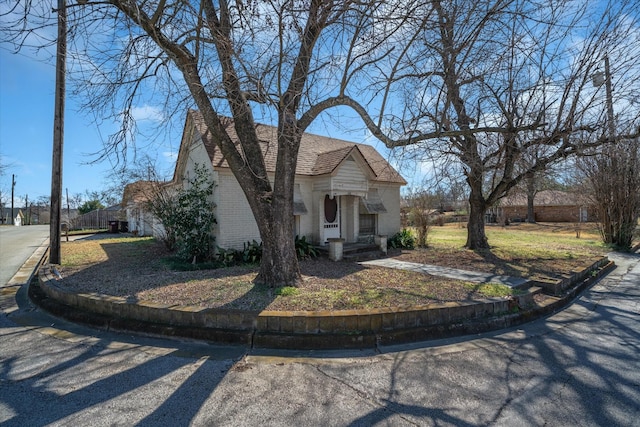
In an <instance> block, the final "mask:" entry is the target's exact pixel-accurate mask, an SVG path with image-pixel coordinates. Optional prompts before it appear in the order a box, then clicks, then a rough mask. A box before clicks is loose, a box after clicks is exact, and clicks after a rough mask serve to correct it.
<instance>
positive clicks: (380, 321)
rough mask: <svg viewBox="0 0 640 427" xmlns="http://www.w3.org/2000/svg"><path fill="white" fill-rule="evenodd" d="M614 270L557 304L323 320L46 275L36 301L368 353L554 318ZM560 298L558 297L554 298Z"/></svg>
mask: <svg viewBox="0 0 640 427" xmlns="http://www.w3.org/2000/svg"><path fill="white" fill-rule="evenodd" d="M614 267H615V265H614V263H613V262H610V261H609V259H608V258H606V257H605V258H603V259H601V260H599V261H597V262H596V263H594V264H593V265H591V266H589V267H588V268H586V269H584V270H581V271H576V272H572V274H570V275H568V276H567V277H566V278H564V279H562V280H559V281H557V283H553V284H552V287H553V289H554V290H555V289H560V290H561V291H562V294H561V295H559V296H545V297H544V298H542V297H540V296H537V295H540V294H539V292H540V288H539V287H538V286H536V285H538V282H533V281H532V282H531V283H530V284H531V285H532V286H531V287H530V288H529V289H527V290H525V291H524V293H523V294H522V295H518V296H515V297H511V298H509V299H505V298H489V299H486V300H483V301H474V302H450V303H440V304H429V305H425V306H412V307H393V308H385V309H377V310H345V311H320V312H284V311H262V312H259V311H242V310H222V309H202V308H199V307H189V306H163V305H158V304H154V303H150V302H144V301H127V300H126V299H124V298H118V297H112V296H108V295H100V294H76V293H73V292H70V291H68V290H65V289H64V288H62V287H61V286H58V283H59V282H58V280H57V278H56V276H55V274H54V273H52V271H51V270H50V268H41V269H40V272H39V275H38V281H37V285H35V286H33V285H32V286H30V288H29V295H30V296H31V298H32V300H33V301H34V302H36V303H37V304H38V305H40V306H41V307H43V308H44V309H45V310H47V311H50V312H51V313H53V314H55V315H58V316H61V317H64V318H66V319H67V320H71V321H74V322H80V323H84V324H88V325H91V326H94V327H97V328H100V329H105V330H114V331H123V332H125V331H126V332H138V333H148V334H153V335H165V336H173V337H184V338H193V339H199V340H206V341H210V342H215V343H225V344H237V345H243V346H248V347H251V348H273V349H299V350H312V349H313V350H325V349H364V348H376V347H377V346H378V345H394V344H403V343H410V342H419V341H425V340H430V339H440V338H446V337H453V336H460V335H467V334H477V333H481V332H488V331H493V330H497V329H503V328H507V327H511V326H515V325H519V324H522V323H525V322H529V321H531V320H534V319H537V318H539V317H542V316H546V315H548V314H551V313H553V312H554V311H557V310H559V309H560V308H562V307H564V306H566V305H568V304H569V303H570V302H571V301H572V300H573V299H574V298H575V296H576V295H578V294H579V293H580V292H581V291H582V290H584V289H585V288H586V287H587V286H589V285H590V284H592V283H593V282H595V281H596V280H598V279H599V278H600V277H602V276H603V275H604V274H606V273H607V272H608V271H610V270H611V269H612V268H614ZM554 292H555V291H554Z"/></svg>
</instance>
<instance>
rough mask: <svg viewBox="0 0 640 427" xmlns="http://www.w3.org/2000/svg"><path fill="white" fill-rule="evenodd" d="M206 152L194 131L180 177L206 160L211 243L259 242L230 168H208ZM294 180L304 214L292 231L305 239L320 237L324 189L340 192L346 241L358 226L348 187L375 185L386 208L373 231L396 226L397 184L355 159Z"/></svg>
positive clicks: (233, 245) (356, 189) (355, 198)
mask: <svg viewBox="0 0 640 427" xmlns="http://www.w3.org/2000/svg"><path fill="white" fill-rule="evenodd" d="M208 158H209V157H208V154H207V152H206V149H205V148H204V145H203V144H202V143H201V142H200V141H199V137H198V136H196V137H194V141H193V142H192V144H191V146H190V147H189V153H188V157H187V160H186V163H185V164H184V168H183V171H184V172H183V174H184V176H183V178H185V179H188V178H190V177H194V176H195V164H196V163H198V164H200V165H201V164H203V163H204V164H206V165H208V168H209V170H210V172H211V175H212V177H213V180H214V182H215V189H214V192H213V202H214V203H215V205H216V208H215V215H216V221H217V224H216V226H215V228H214V232H213V234H214V236H215V244H216V245H217V246H218V247H221V248H225V249H232V248H233V249H242V248H243V245H244V244H245V243H246V242H247V241H252V240H256V241H258V242H259V241H260V232H259V230H258V226H257V224H256V222H255V219H254V217H253V213H252V212H251V209H250V207H249V203H248V202H247V200H246V197H245V195H244V192H243V191H242V189H241V188H240V184H239V183H238V182H237V180H236V179H235V177H234V176H233V174H232V173H231V171H230V170H228V169H218V170H214V168H213V166H212V165H211V163H210V162H208V161H207V160H205V159H208ZM296 184H297V185H299V186H300V195H301V196H302V199H303V201H304V204H305V207H306V209H307V214H305V215H298V216H297V217H296V230H295V232H296V233H297V234H298V235H299V236H305V237H306V238H307V240H308V241H311V242H314V243H320V240H321V238H322V236H321V234H322V233H321V226H322V222H323V218H322V217H321V212H322V203H323V202H324V196H325V194H327V193H330V192H331V190H333V191H335V192H336V193H337V194H338V195H339V194H341V193H342V194H343V195H341V196H339V197H340V198H341V199H340V217H341V218H340V220H341V234H342V236H343V237H344V238H345V239H347V241H348V242H355V241H357V239H358V231H359V225H358V214H359V196H358V195H354V194H353V193H355V194H366V192H367V191H368V189H369V188H370V187H373V188H377V189H378V194H379V196H380V198H381V199H382V202H383V203H384V206H385V207H386V209H387V213H382V214H379V215H378V220H377V227H378V230H377V233H378V234H386V235H393V234H395V233H396V232H397V231H398V230H399V229H400V185H398V184H388V185H386V184H375V183H372V182H369V181H368V180H367V177H366V176H365V175H364V173H363V172H362V170H361V169H360V165H359V164H358V162H357V161H350V160H347V161H345V162H343V163H342V164H341V166H340V168H339V170H338V171H337V173H336V174H335V175H334V176H333V177H331V176H322V177H316V178H313V177H307V176H302V177H297V178H296ZM345 193H347V194H345ZM349 193H352V194H349ZM145 232H146V227H145Z"/></svg>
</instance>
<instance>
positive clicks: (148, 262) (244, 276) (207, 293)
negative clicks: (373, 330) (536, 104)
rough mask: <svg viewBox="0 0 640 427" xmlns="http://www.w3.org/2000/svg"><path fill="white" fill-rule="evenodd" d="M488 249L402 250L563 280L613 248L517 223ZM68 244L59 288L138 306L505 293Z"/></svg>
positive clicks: (103, 239) (281, 305)
mask: <svg viewBox="0 0 640 427" xmlns="http://www.w3.org/2000/svg"><path fill="white" fill-rule="evenodd" d="M487 234H488V237H489V241H490V243H491V244H492V248H491V250H490V251H486V252H474V251H469V250H466V249H464V248H463V245H464V241H465V237H466V230H465V229H464V228H460V227H458V226H456V225H448V226H445V227H433V228H432V230H431V234H430V240H429V242H430V247H429V248H425V249H416V250H413V251H402V252H400V251H396V252H392V253H391V255H392V256H395V257H397V258H398V259H403V260H407V261H413V262H420V263H428V264H435V265H442V266H449V267H456V268H463V269H466V270H470V269H472V270H478V271H484V272H494V273H498V274H506V275H512V276H521V277H528V278H531V277H559V276H560V275H561V274H563V273H565V272H567V271H570V270H573V269H575V268H584V267H586V266H588V265H590V264H591V263H593V262H594V261H595V260H597V259H599V258H600V257H602V256H603V255H604V253H605V252H606V251H607V250H606V248H605V247H604V246H603V245H601V244H600V243H599V238H598V235H597V234H596V233H595V231H594V230H583V231H582V232H581V238H580V239H577V238H576V232H575V229H574V227H573V226H572V225H569V226H567V225H564V226H562V225H555V224H546V225H545V224H542V225H530V224H520V225H515V226H509V227H504V228H503V227H487ZM96 237H99V238H95V237H94V238H88V239H80V240H76V241H72V242H68V243H67V242H63V245H62V259H63V264H62V266H61V270H62V274H63V277H64V279H63V280H62V281H61V282H59V284H60V285H62V286H64V287H66V288H68V289H70V290H73V291H76V292H83V293H100V294H106V295H113V296H119V297H124V298H127V299H129V300H133V301H143V300H144V301H152V302H156V303H160V304H166V305H193V306H198V307H220V308H228V309H249V310H265V309H266V310H293V311H296V310H346V309H359V308H378V307H390V306H409V305H417V304H428V303H433V302H442V301H462V300H473V299H480V298H485V297H486V296H487V295H491V296H495V295H503V292H505V289H504V288H501V287H496V286H479V285H477V284H473V283H467V282H463V281H458V280H451V279H446V278H442V277H435V276H430V275H425V274H421V273H416V272H410V271H400V270H391V269H385V268H381V267H365V266H362V265H359V264H357V263H355V262H349V261H342V262H332V261H329V260H327V259H324V258H315V259H310V260H305V261H302V262H301V266H300V267H301V270H302V274H303V277H304V282H303V284H302V285H301V286H300V287H298V288H290V287H284V288H278V289H270V288H267V287H264V286H256V285H253V283H252V280H253V279H254V278H255V275H256V272H257V267H256V266H241V267H231V268H223V269H215V270H202V271H172V270H170V269H169V268H168V267H166V263H164V262H163V259H164V258H166V257H167V256H169V254H168V253H167V252H166V250H165V249H164V247H163V245H162V244H160V243H158V242H156V241H154V240H152V239H149V238H137V237H114V236H112V235H111V236H110V235H100V236H96Z"/></svg>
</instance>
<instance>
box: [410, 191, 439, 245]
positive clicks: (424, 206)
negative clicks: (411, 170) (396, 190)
mask: <svg viewBox="0 0 640 427" xmlns="http://www.w3.org/2000/svg"><path fill="white" fill-rule="evenodd" d="M407 202H408V203H409V223H410V224H412V225H413V226H414V227H415V229H416V233H417V234H418V237H417V239H416V246H418V247H422V248H426V247H427V246H428V243H427V238H428V237H429V229H430V228H431V216H430V215H431V213H432V211H433V209H434V208H435V206H437V204H438V196H437V195H433V194H429V193H428V192H426V191H414V192H410V193H409V195H408V197H407Z"/></svg>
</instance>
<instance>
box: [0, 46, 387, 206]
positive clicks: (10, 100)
mask: <svg viewBox="0 0 640 427" xmlns="http://www.w3.org/2000/svg"><path fill="white" fill-rule="evenodd" d="M8 49H10V47H9V46H7V45H5V44H3V43H0V156H2V159H1V162H0V163H1V164H2V165H7V168H6V170H5V173H4V175H2V176H0V192H1V196H2V199H3V202H4V203H5V204H6V205H9V204H10V197H11V179H12V175H15V182H16V185H15V189H14V192H15V199H14V203H15V205H16V206H24V200H25V198H27V197H28V200H29V201H30V202H32V201H36V200H37V199H38V198H40V197H48V196H50V194H51V164H52V150H53V116H54V115H53V109H54V90H55V67H54V65H53V64H52V63H51V61H49V62H45V61H43V60H42V58H40V59H38V58H37V57H36V56H34V54H33V53H31V52H25V53H19V54H14V53H12V51H11V50H8ZM67 89H69V88H67ZM65 103H66V105H65V125H64V126H65V127H64V147H63V169H62V171H63V183H62V192H63V203H65V202H64V201H65V200H66V199H65V195H66V193H67V191H68V194H69V196H70V197H71V198H72V197H74V196H75V195H76V194H85V193H86V192H87V191H101V190H103V189H105V188H106V187H107V186H110V185H112V183H111V182H110V181H109V179H108V176H109V174H110V173H111V172H112V170H113V166H112V164H111V163H110V162H109V161H108V160H107V161H102V162H99V163H95V162H92V161H93V160H95V159H96V158H97V156H95V155H92V154H93V153H96V152H97V151H99V150H100V149H101V148H102V147H103V139H106V138H108V136H109V135H110V134H111V133H113V131H114V130H115V127H111V128H109V126H106V125H102V126H101V127H98V126H97V125H96V124H95V122H94V121H93V118H92V117H91V116H90V115H87V114H86V113H85V112H81V111H79V107H78V105H79V103H78V100H77V99H74V97H73V95H72V94H71V93H69V91H67V95H66V101H65ZM185 113H186V112H185ZM156 114H157V111H156V110H154V109H153V108H151V107H149V106H140V107H139V108H138V109H137V111H136V114H135V115H136V116H137V118H138V120H139V123H138V124H139V125H142V126H140V127H141V128H142V129H144V123H145V122H150V121H153V119H154V117H155V115H156ZM351 115H352V116H353V117H348V116H345V115H342V114H339V116H341V120H342V122H343V123H344V122H347V123H349V122H351V123H354V122H353V121H354V120H359V119H358V118H357V117H356V115H355V113H353V114H351ZM180 120H184V117H181V118H179V119H178V123H174V125H175V126H174V127H175V128H176V129H178V130H181V129H182V125H183V123H182V122H180ZM149 124H152V123H149ZM341 128H342V129H346V126H342V127H340V126H338V127H336V122H335V121H334V120H327V119H323V117H319V118H318V119H316V121H315V122H314V123H313V124H312V126H311V127H310V128H309V129H308V130H309V131H310V132H311V133H316V134H321V135H325V136H330V137H334V138H339V139H345V140H349V141H354V142H365V143H369V144H371V145H373V146H374V147H376V149H378V150H379V151H380V152H381V153H383V155H385V154H386V153H387V151H386V149H385V147H384V145H383V144H382V143H381V142H379V141H377V140H375V139H373V138H371V136H370V134H369V133H368V132H367V131H366V130H365V129H364V125H363V124H362V123H359V126H357V129H356V130H354V131H351V132H348V133H347V132H344V131H341V130H340V129H341ZM148 142H149V141H145V137H144V135H138V136H137V143H138V144H139V145H140V146H145V147H146V149H145V150H146V151H147V153H146V154H148V155H149V156H150V157H151V158H154V159H156V162H157V167H158V169H159V170H161V171H164V172H165V173H167V171H168V173H171V172H172V171H173V168H174V165H175V158H176V156H177V151H178V148H179V144H180V135H179V134H174V135H171V136H169V137H168V138H167V140H166V141H164V142H162V143H160V144H147V143H148Z"/></svg>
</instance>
